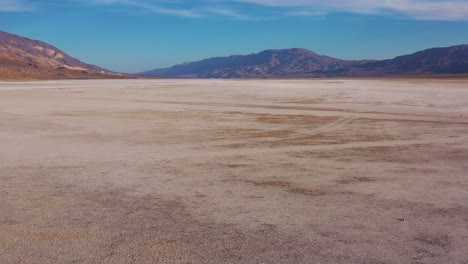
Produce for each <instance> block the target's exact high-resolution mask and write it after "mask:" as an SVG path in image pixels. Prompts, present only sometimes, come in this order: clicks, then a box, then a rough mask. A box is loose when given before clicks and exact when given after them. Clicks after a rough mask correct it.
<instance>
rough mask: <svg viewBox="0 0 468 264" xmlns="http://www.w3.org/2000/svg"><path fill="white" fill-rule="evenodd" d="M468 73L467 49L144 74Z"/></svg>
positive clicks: (310, 57) (291, 58)
mask: <svg viewBox="0 0 468 264" xmlns="http://www.w3.org/2000/svg"><path fill="white" fill-rule="evenodd" d="M458 73H468V45H460V46H454V47H449V48H435V49H429V50H425V51H421V52H417V53H414V54H411V55H406V56H400V57H397V58H395V59H391V60H381V61H348V60H340V59H336V58H331V57H327V56H322V55H317V54H315V53H313V52H311V51H309V50H306V49H287V50H267V51H263V52H260V53H258V54H250V55H245V56H230V57H217V58H211V59H206V60H202V61H197V62H189V63H184V64H180V65H176V66H173V67H171V68H167V69H158V70H153V71H148V72H145V73H143V74H144V75H147V76H175V77H195V78H255V77H372V76H398V75H426V74H458Z"/></svg>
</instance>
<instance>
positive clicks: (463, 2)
mask: <svg viewBox="0 0 468 264" xmlns="http://www.w3.org/2000/svg"><path fill="white" fill-rule="evenodd" d="M65 2H74V3H80V4H88V5H101V6H116V5H120V6H127V7H133V8H136V9H140V10H144V11H146V12H151V13H157V14H166V15H174V16H181V17H194V18H199V17H209V16H213V15H216V16H224V17H229V18H234V19H261V18H262V17H264V16H265V14H268V17H270V18H271V17H272V16H274V17H276V18H280V17H281V16H323V15H326V14H332V13H353V14H367V15H369V14H371V15H386V16H398V17H405V18H408V19H427V20H468V0H287V1H285V0H63V2H62V4H63V3H65ZM35 6H37V7H40V6H41V2H38V1H33V0H0V11H25V10H31V9H33V8H34V7H35Z"/></svg>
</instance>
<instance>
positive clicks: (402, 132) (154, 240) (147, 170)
mask: <svg viewBox="0 0 468 264" xmlns="http://www.w3.org/2000/svg"><path fill="white" fill-rule="evenodd" d="M0 188H1V190H0V212H1V214H0V263H465V264H466V263H468V81H467V80H448V79H447V80H418V79H411V80H381V81H379V80H309V81H307V80H298V81H292V80H250V81H240V80H239V81H222V80H112V81H108V80H103V81H52V82H27V83H21V82H14V83H0Z"/></svg>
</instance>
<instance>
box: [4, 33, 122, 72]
mask: <svg viewBox="0 0 468 264" xmlns="http://www.w3.org/2000/svg"><path fill="white" fill-rule="evenodd" d="M122 77H124V75H122V74H119V73H114V72H111V71H108V70H106V69H103V68H100V67H98V66H95V65H91V64H87V63H84V62H81V61H79V60H77V59H75V58H73V57H71V56H70V55H68V54H66V53H65V52H63V51H61V50H60V49H58V48H56V47H54V46H52V45H49V44H47V43H44V42H42V41H38V40H32V39H28V38H25V37H21V36H18V35H14V34H10V33H7V32H3V31H0V79H96V78H122Z"/></svg>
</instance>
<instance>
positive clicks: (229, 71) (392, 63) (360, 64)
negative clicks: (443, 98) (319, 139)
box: [0, 31, 468, 79]
mask: <svg viewBox="0 0 468 264" xmlns="http://www.w3.org/2000/svg"><path fill="white" fill-rule="evenodd" d="M439 74H468V45H458V46H452V47H445V48H433V49H428V50H424V51H420V52H416V53H413V54H410V55H404V56H399V57H396V58H394V59H388V60H342V59H337V58H333V57H328V56H324V55H319V54H316V53H314V52H312V51H310V50H307V49H300V48H295V49H281V50H265V51H262V52H260V53H255V54H249V55H233V56H229V57H215V58H209V59H205V60H201V61H195V62H187V63H183V64H179V65H175V66H173V67H170V68H166V69H156V70H152V71H147V72H143V73H140V74H137V75H139V76H142V77H146V78H155V77H171V78H325V77H382V76H420V75H439ZM133 77H135V75H133V76H131V75H127V74H121V73H116V72H112V71H108V70H106V69H103V68H100V67H98V66H95V65H91V64H87V63H84V62H81V61H79V60H78V59H75V58H73V57H71V56H69V55H68V54H66V53H65V52H63V51H61V50H60V49H58V48H56V47H54V46H52V45H49V44H47V43H44V42H42V41H39V40H32V39H28V38H25V37H21V36H18V35H14V34H10V33H7V32H3V31H0V79H96V78H133Z"/></svg>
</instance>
